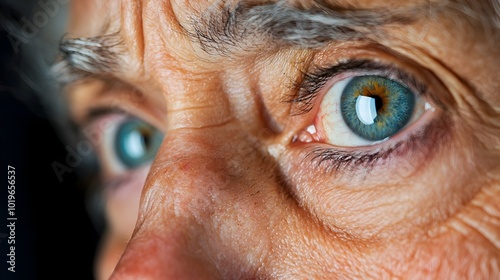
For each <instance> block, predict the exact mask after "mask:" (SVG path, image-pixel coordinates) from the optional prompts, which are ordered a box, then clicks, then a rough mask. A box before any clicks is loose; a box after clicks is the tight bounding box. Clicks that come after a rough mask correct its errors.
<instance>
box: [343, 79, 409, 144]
mask: <svg viewBox="0 0 500 280" xmlns="http://www.w3.org/2000/svg"><path fill="white" fill-rule="evenodd" d="M414 108H415V95H414V94H413V92H412V91H410V90H409V89H408V88H406V87H405V86H403V85H401V84H400V83H398V82H395V81H393V80H390V79H387V78H383V77H379V76H359V77H355V78H353V79H352V80H351V81H349V83H348V84H347V85H346V87H345V89H344V91H343V92H342V96H341V98H340V110H341V112H342V117H343V118H344V121H345V122H346V124H347V126H348V127H349V128H350V129H351V130H352V131H353V132H354V133H355V134H357V135H358V136H360V137H362V138H364V139H366V140H369V141H380V140H383V139H385V138H387V137H390V136H393V135H394V134H396V133H398V132H399V131H400V130H401V129H402V128H403V127H405V126H406V125H407V124H408V122H409V121H410V119H411V117H412V114H413V110H414Z"/></svg>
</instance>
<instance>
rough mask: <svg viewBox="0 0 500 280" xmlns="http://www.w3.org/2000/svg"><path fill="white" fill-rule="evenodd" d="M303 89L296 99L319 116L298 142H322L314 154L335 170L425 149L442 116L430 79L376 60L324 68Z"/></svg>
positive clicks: (295, 140) (303, 131)
mask: <svg viewBox="0 0 500 280" xmlns="http://www.w3.org/2000/svg"><path fill="white" fill-rule="evenodd" d="M301 90H302V95H300V96H299V97H298V98H297V99H296V100H295V101H298V102H297V103H299V106H300V107H299V108H300V110H302V112H309V111H311V114H312V115H313V117H312V121H311V122H310V123H309V124H308V125H307V126H306V128H305V129H303V130H302V131H300V132H299V133H298V134H297V135H296V136H295V137H294V139H293V141H294V142H295V143H318V144H322V145H319V146H315V147H314V148H313V149H312V150H311V152H310V153H309V154H308V156H309V158H312V159H313V160H316V161H318V163H320V164H321V163H325V164H326V165H325V166H328V167H334V168H335V169H338V168H340V167H350V168H354V167H360V166H363V167H373V165H374V164H376V163H383V161H384V160H387V159H389V158H390V157H391V156H394V155H396V154H399V155H403V154H405V153H408V152H410V151H413V150H415V149H419V148H420V147H418V145H423V144H427V142H426V140H428V134H429V130H430V128H431V127H432V124H433V121H435V120H436V119H438V116H439V110H438V109H437V106H436V105H434V103H433V101H432V100H433V98H432V94H433V93H432V91H430V90H429V86H428V85H427V84H426V83H424V82H422V81H420V80H419V78H417V77H416V76H415V75H413V74H412V73H411V72H409V71H407V70H403V69H401V67H398V66H395V65H392V64H389V63H383V62H380V61H375V60H348V61H344V62H341V63H340V64H338V65H335V66H334V67H331V68H324V69H319V70H317V72H316V73H314V74H310V75H308V76H306V78H305V82H303V83H302V88H301ZM370 165H371V166H370Z"/></svg>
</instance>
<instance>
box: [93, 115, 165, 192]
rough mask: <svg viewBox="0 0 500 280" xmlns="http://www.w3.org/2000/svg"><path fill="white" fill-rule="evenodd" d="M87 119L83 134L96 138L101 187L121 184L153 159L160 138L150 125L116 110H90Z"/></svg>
mask: <svg viewBox="0 0 500 280" xmlns="http://www.w3.org/2000/svg"><path fill="white" fill-rule="evenodd" d="M89 116H90V117H89V121H88V123H89V124H88V126H87V127H86V128H84V130H87V131H92V133H93V134H97V137H94V141H93V144H94V146H95V150H96V153H97V157H98V159H99V163H100V165H101V166H100V169H101V171H102V174H103V181H104V184H105V185H106V184H108V183H111V182H114V181H122V180H120V178H122V177H124V176H126V175H127V174H129V173H132V172H134V171H135V170H137V169H140V168H143V167H145V166H147V165H149V164H150V163H151V161H152V160H153V159H154V157H155V155H156V153H157V151H158V149H159V147H160V145H161V142H162V140H163V137H164V135H163V133H162V132H161V131H160V130H158V129H157V128H156V127H154V126H153V125H151V124H149V123H147V122H146V121H144V120H141V119H140V118H137V117H135V116H132V115H130V114H126V113H123V112H121V111H116V110H108V109H96V110H91V111H90V112H89ZM106 182H107V183H106Z"/></svg>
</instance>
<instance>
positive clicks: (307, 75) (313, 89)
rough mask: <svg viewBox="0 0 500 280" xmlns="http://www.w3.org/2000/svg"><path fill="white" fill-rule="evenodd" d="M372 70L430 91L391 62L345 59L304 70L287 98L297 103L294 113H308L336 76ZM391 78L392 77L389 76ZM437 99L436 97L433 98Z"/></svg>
mask: <svg viewBox="0 0 500 280" xmlns="http://www.w3.org/2000/svg"><path fill="white" fill-rule="evenodd" d="M355 71H370V72H374V74H379V75H382V76H390V75H393V76H395V79H396V80H398V81H399V82H403V83H409V86H410V87H411V88H412V90H415V91H417V92H419V93H421V94H426V93H427V92H428V90H427V88H428V86H427V85H426V84H424V83H423V82H421V81H420V80H419V79H418V78H416V77H415V76H414V75H412V74H410V73H409V72H407V71H405V70H402V69H401V68H400V67H398V66H395V65H393V64H389V63H382V62H378V61H375V60H370V59H361V60H357V59H353V60H345V61H342V62H340V63H338V64H337V65H334V66H332V67H316V68H315V69H313V70H311V71H310V72H303V73H302V74H303V79H302V81H300V82H298V83H297V84H295V85H294V89H295V90H294V94H293V95H292V96H291V97H289V99H287V100H285V101H286V102H290V103H297V104H298V106H296V108H295V111H293V112H292V115H301V114H306V113H308V112H310V111H311V110H312V108H313V107H314V104H315V99H316V97H317V95H318V93H319V92H320V91H321V90H322V89H323V88H324V87H325V85H326V84H327V83H328V82H329V81H330V80H331V79H332V78H334V77H336V76H338V75H340V74H342V73H347V72H355ZM389 78H390V77H389ZM433 99H435V98H433Z"/></svg>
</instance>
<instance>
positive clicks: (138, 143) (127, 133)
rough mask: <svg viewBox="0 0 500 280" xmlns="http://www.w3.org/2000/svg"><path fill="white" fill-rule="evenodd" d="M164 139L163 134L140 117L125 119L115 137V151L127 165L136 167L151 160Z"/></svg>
mask: <svg viewBox="0 0 500 280" xmlns="http://www.w3.org/2000/svg"><path fill="white" fill-rule="evenodd" d="M162 140H163V134H162V133H161V132H160V131H158V130H157V129H156V128H154V127H153V126H151V125H150V124H148V123H145V122H143V121H141V120H138V119H131V120H126V121H124V122H123V123H122V124H121V125H120V127H118V131H117V132H116V137H115V152H116V155H117V157H118V159H119V160H120V161H121V162H122V163H123V164H124V165H125V166H126V167H127V168H135V167H138V166H141V165H143V164H145V163H146V162H148V161H151V160H152V159H153V158H154V157H155V155H156V152H157V151H158V148H159V147H160V144H161V142H162Z"/></svg>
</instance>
